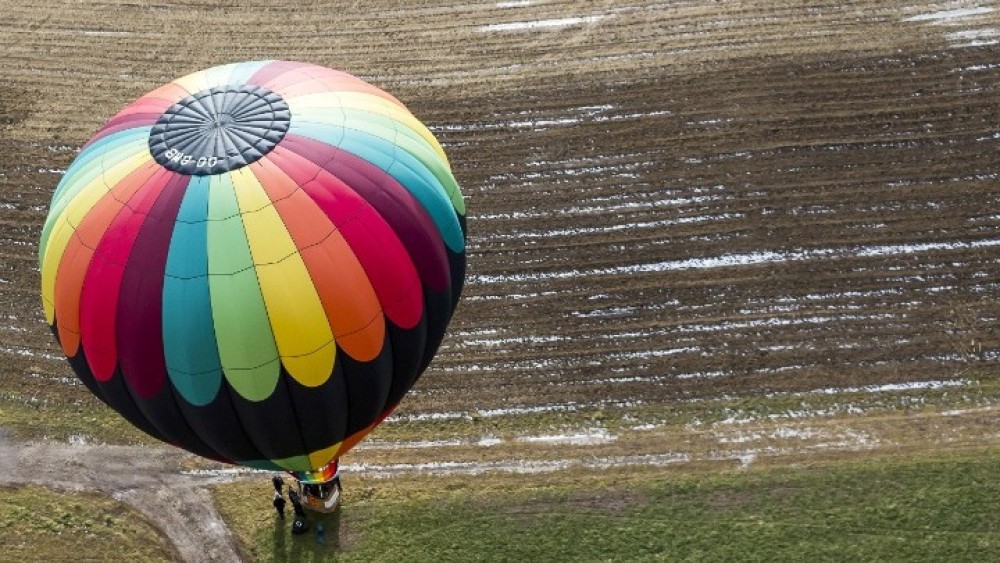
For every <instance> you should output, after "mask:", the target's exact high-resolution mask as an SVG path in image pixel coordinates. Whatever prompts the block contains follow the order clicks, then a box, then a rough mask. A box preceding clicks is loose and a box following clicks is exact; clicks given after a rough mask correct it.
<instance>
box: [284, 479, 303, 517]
mask: <svg viewBox="0 0 1000 563" xmlns="http://www.w3.org/2000/svg"><path fill="white" fill-rule="evenodd" d="M288 500H290V501H292V509H293V510H294V511H295V515H296V516H299V517H302V518H305V516H306V512H305V510H303V509H302V501H301V500H300V499H299V493H297V492H295V490H294V489H292V488H291V487H289V488H288Z"/></svg>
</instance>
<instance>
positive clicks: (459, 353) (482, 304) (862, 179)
mask: <svg viewBox="0 0 1000 563" xmlns="http://www.w3.org/2000/svg"><path fill="white" fill-rule="evenodd" d="M211 4H212V6H211V7H207V6H205V5H202V3H199V2H185V1H180V2H159V3H152V4H146V3H140V2H129V1H114V0H112V1H108V2H99V1H84V2H73V3H51V2H43V1H41V0H26V1H18V2H13V1H11V0H0V32H2V33H0V42H2V48H0V66H2V68H3V73H2V76H3V80H2V83H0V154H2V157H0V303H2V307H3V308H2V311H3V315H4V319H3V321H4V322H3V323H2V326H0V365H2V366H3V367H2V369H0V391H2V396H0V401H2V402H0V407H2V405H4V404H7V405H8V406H9V407H10V408H13V407H15V406H23V405H24V404H34V403H37V402H39V401H41V402H42V403H43V404H45V405H50V406H53V405H54V406H53V407H52V408H55V409H59V408H62V407H61V406H62V405H71V404H72V405H84V406H87V405H93V408H95V409H96V408H98V407H97V406H96V405H97V403H96V401H94V400H93V399H91V398H90V397H89V396H88V394H87V392H86V390H85V389H84V388H83V387H82V386H80V385H77V384H75V380H74V378H73V376H72V374H71V372H70V370H69V367H68V365H67V364H66V363H65V362H64V361H63V360H62V359H61V356H60V354H59V352H58V349H57V347H56V346H55V344H54V341H53V338H52V337H51V335H50V333H49V332H48V330H47V329H46V326H45V324H44V320H43V319H42V316H41V307H40V301H39V297H38V294H37V293H38V292H37V287H38V286H39V279H38V268H37V265H36V251H37V248H36V244H37V239H38V236H39V233H40V229H41V226H42V223H43V220H44V217H45V213H46V210H47V204H48V200H49V197H50V195H51V192H52V190H53V188H54V187H55V185H56V183H57V182H58V180H59V178H60V173H61V172H62V171H64V170H65V168H66V166H67V165H68V164H69V162H70V161H71V160H72V158H73V156H74V154H75V151H76V150H77V148H78V147H79V146H80V145H81V144H82V143H84V142H85V141H86V139H87V138H88V137H89V135H90V134H91V133H92V132H93V131H94V130H95V129H96V128H97V127H99V126H100V125H101V124H102V123H103V121H104V120H106V119H108V118H109V117H110V116H112V115H113V114H114V113H116V112H117V111H118V109H119V108H120V107H122V106H124V105H125V104H126V103H128V102H130V101H131V100H132V99H134V98H135V97H137V96H139V95H141V94H143V93H145V92H146V91H148V90H150V89H152V88H154V87H156V86H158V85H159V84H161V83H163V82H165V81H169V80H171V79H173V78H175V77H177V76H181V75H183V74H186V73H188V72H193V71H195V70H198V69H201V68H204V67H208V66H211V65H215V64H220V63H224V62H230V61H236V60H245V59H254V58H286V59H294V60H303V61H309V62H313V63H318V64H323V65H327V66H332V67H337V68H341V69H343V70H346V71H349V72H352V73H355V74H358V75H360V76H362V77H364V78H366V79H367V80H369V81H371V82H373V83H375V84H377V85H378V86H380V87H382V88H384V89H386V90H387V91H389V92H392V93H394V94H395V95H396V96H397V97H399V98H400V99H401V100H403V101H404V102H405V103H406V104H407V105H408V106H409V108H410V109H411V111H413V113H414V114H415V115H417V116H418V117H419V118H420V119H422V120H423V121H424V122H425V123H427V124H428V125H429V126H430V127H431V129H432V130H433V131H434V132H435V134H436V135H437V136H438V137H439V139H440V140H441V141H442V143H443V144H444V146H445V148H446V150H447V151H448V153H449V156H450V158H451V160H452V164H453V167H454V169H455V173H456V176H457V178H458V179H459V182H460V184H461V185H462V187H463V191H464V193H465V195H466V198H467V204H468V209H469V221H468V225H469V233H470V239H469V272H468V273H469V277H468V283H467V284H466V290H465V294H464V300H463V302H462V304H461V306H460V307H459V309H458V311H457V313H456V317H455V319H454V321H453V324H452V327H451V330H450V334H449V336H448V337H447V338H446V340H445V343H444V345H443V346H442V349H441V351H440V353H439V355H438V358H437V359H436V360H435V362H434V363H433V364H432V366H431V368H430V370H429V371H428V372H427V373H426V374H425V376H424V377H423V379H422V380H421V381H420V382H419V383H418V384H417V386H416V387H415V388H414V390H413V392H412V394H411V396H409V397H408V398H407V399H406V400H405V401H404V406H403V407H402V408H401V409H400V411H399V412H398V414H397V415H395V416H394V418H392V419H390V421H389V423H388V424H387V425H386V429H385V430H384V431H383V433H382V434H378V433H377V434H376V435H375V436H374V438H375V439H374V440H373V441H372V443H371V445H370V446H369V447H368V448H367V449H365V448H362V449H360V450H359V453H358V455H359V456H361V458H360V459H369V458H370V461H371V463H373V464H374V463H377V462H380V461H385V463H386V464H389V462H390V461H391V460H396V461H398V460H399V459H401V458H402V459H405V458H413V462H414V463H418V462H419V461H420V460H421V459H425V458H426V457H427V455H426V454H422V453H420V452H421V451H422V450H420V449H421V448H425V447H426V448H438V449H440V450H441V452H439V453H437V454H435V455H434V456H432V457H433V459H436V460H442V459H459V460H461V459H485V458H489V459H493V460H494V461H493V463H496V464H498V465H497V467H500V468H503V467H504V466H503V464H504V463H508V462H509V461H510V460H523V459H524V458H530V457H532V456H538V457H540V458H544V459H542V460H540V461H538V463H542V464H543V465H542V466H540V467H542V468H547V467H548V466H545V465H544V463H550V464H555V465H554V466H553V467H558V466H559V465H558V464H560V463H566V460H567V459H568V460H570V461H571V462H572V463H579V461H578V460H580V459H582V458H583V456H585V455H590V454H592V453H593V452H594V451H595V450H601V451H604V452H605V454H606V455H607V459H610V460H614V459H620V458H622V456H640V457H639V458H637V459H647V458H646V457H641V456H654V457H653V458H649V459H654V461H655V460H656V459H659V460H660V461H663V462H671V461H674V460H676V459H685V458H684V456H685V455H688V454H687V453H685V452H684V451H683V449H684V447H683V446H681V445H679V443H677V442H674V439H673V438H671V437H672V436H673V437H676V435H677V434H676V433H677V432H688V431H692V432H694V431H697V432H703V431H704V430H705V429H716V430H718V431H720V432H723V433H724V434H725V436H729V438H723V439H719V438H718V436H717V435H716V434H708V435H706V436H707V437H706V436H702V437H701V438H699V439H700V440H707V443H706V445H705V446H704V448H703V449H699V450H698V451H704V452H711V451H715V450H716V449H718V448H726V447H728V446H726V444H732V443H734V442H733V440H734V439H735V438H733V436H734V434H733V432H734V429H735V431H737V434H739V432H742V430H741V429H743V428H744V426H742V425H743V424H746V423H750V422H753V423H754V424H765V423H766V424H771V423H772V422H775V421H778V422H781V421H791V422H794V423H798V420H796V419H798V418H809V419H810V420H812V419H817V418H821V419H823V420H824V421H828V420H841V419H842V418H844V417H848V418H849V417H850V416H853V415H856V414H868V413H883V414H885V415H886V416H889V417H894V416H898V415H899V414H900V413H902V414H906V413H908V412H910V411H911V410H913V409H918V410H920V409H925V410H926V409H930V410H931V411H935V409H936V411H943V410H945V409H950V408H973V407H974V408H979V409H986V411H985V412H986V413H987V414H986V415H982V417H985V418H984V419H983V420H979V419H978V418H975V416H972V417H960V420H961V421H962V422H961V423H960V424H956V425H955V427H956V428H958V430H955V431H956V432H958V433H959V434H960V436H961V437H962V439H966V438H967V439H969V440H975V439H976V438H977V437H980V438H981V437H982V436H983V432H982V429H983V428H984V427H987V426H988V424H989V422H990V421H992V420H993V419H994V418H995V416H994V415H993V414H991V413H992V408H993V405H994V404H995V403H996V400H995V399H996V398H997V397H998V396H1000V393H997V392H996V389H995V385H994V380H995V379H996V377H995V375H996V367H997V363H998V360H1000V352H998V349H1000V334H998V332H997V325H998V316H1000V300H998V296H1000V285H998V281H1000V150H998V149H1000V64H997V62H996V61H997V60H998V59H1000V57H998V55H1000V22H998V20H1000V17H998V16H1000V12H998V10H997V8H996V7H995V6H994V5H993V4H992V3H989V2H961V1H954V2H944V3H940V2H935V3H928V2H914V1H911V0H908V1H905V2H902V1H885V0H878V1H876V0H861V1H857V2H843V1H841V0H836V1H832V0H830V1H814V2H808V3H805V2H793V1H781V0H769V1H766V2H736V1H727V2H709V1H680V2H656V1H634V2H621V1H593V2H583V1H558V0H551V1H544V0H537V1H535V0H521V1H512V2H491V3H469V2H458V1H455V0H452V1H441V2H417V1H406V2H353V3H351V2H345V3H342V4H343V5H341V6H339V7H336V8H330V7H324V6H320V5H302V3H300V2H292V1H287V2H283V1H281V0H276V1H269V2H230V1H222V2H213V3H211ZM32 402H34V403H32ZM976 412H982V411H976ZM886 413H887V414H886ZM925 414H926V413H925ZM976 416H978V415H976ZM893 420H895V419H893ZM900 420H905V419H900ZM949 420H951V419H949ZM966 421H968V422H966ZM737 424H740V425H741V426H735V425H737ZM824 424H825V422H824ZM894 424H895V426H894V428H896V427H898V428H901V429H905V428H906V426H907V423H906V422H899V423H894ZM838 428H839V427H838ZM719 429H721V430H719ZM82 431H84V432H85V429H82ZM713 431H714V430H713ZM848 431H850V432H854V434H844V432H848ZM900 431H901V432H903V434H905V431H903V430H900ZM767 432H772V434H767ZM773 432H774V430H766V431H764V434H759V433H758V434H757V435H756V437H753V435H752V434H751V435H750V437H745V436H744V438H745V439H739V440H736V442H735V443H740V444H744V443H745V442H748V441H749V442H753V443H771V442H772V441H775V440H776V441H778V442H780V443H787V442H788V441H789V436H787V435H773ZM798 432H799V434H798V435H795V436H794V438H795V439H794V440H792V442H793V443H792V445H791V446H790V449H791V450H792V451H804V450H803V449H802V448H801V447H800V445H801V444H812V445H816V444H840V443H846V444H848V445H851V447H868V445H870V444H877V443H879V438H878V436H875V437H873V434H872V433H873V432H874V431H873V430H871V429H866V430H863V431H862V430H857V429H855V430H844V429H842V428H841V429H836V430H830V429H826V430H818V429H816V428H812V427H810V428H809V429H807V430H802V429H799V431H798ZM858 432H861V433H862V435H861V437H860V438H859V437H858V436H859V434H858ZM876 434H877V433H876ZM380 436H381V439H380ZM769 436H770V438H769ZM845 436H846V437H845ZM866 436H867V438H865V437H866ZM738 437H739V436H738V435H737V438H738ZM914 439H915V440H917V439H918V438H917V437H914ZM574 440H575V441H574ZM726 440H729V441H726ZM769 440H770V441H769ZM553 444H557V445H558V444H568V445H576V446H581V447H578V448H574V449H572V450H566V451H562V450H560V452H561V453H558V454H552V452H551V451H549V450H550V449H551V448H552V447H554V446H553ZM675 446H676V447H675ZM745 446H746V444H744V446H742V447H743V450H741V451H742V452H743V453H739V452H737V453H736V454H733V455H734V456H736V457H740V456H744V457H745V456H746V455H751V454H748V453H746V452H747V451H751V450H746V447H745ZM699 448H701V447H700V446H699ZM536 449H537V450H540V451H539V452H538V453H535V454H533V453H531V452H532V451H534V450H536ZM556 449H559V448H556ZM386 450H388V451H389V452H391V453H385V452H386ZM744 450H746V451H744ZM413 451H417V452H418V453H417V454H414V453H412V452H413ZM754 451H756V450H754ZM449 452H450V453H449ZM484 452H489V453H484ZM422 455H423V456H424V458H421V456H422ZM705 455H708V454H705ZM655 456H660V457H659V458H657V457H655ZM383 458H385V459H384V460H383ZM741 459H742V458H741ZM574 460H576V461H574ZM519 463H520V461H519ZM359 467H360V465H359ZM379 467H382V468H383V469H384V470H386V471H389V469H386V468H390V465H380V466H379Z"/></svg>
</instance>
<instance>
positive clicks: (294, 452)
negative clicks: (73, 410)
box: [39, 61, 466, 483]
mask: <svg viewBox="0 0 1000 563" xmlns="http://www.w3.org/2000/svg"><path fill="white" fill-rule="evenodd" d="M465 234H466V223H465V206H464V203H463V199H462V195H461V193H460V191H459V187H458V185H457V183H456V181H455V179H454V177H453V175H452V172H451V168H450V165H449V162H448V159H447V157H446V156H445V153H444V151H443V150H442V148H441V146H440V144H439V143H438V142H437V140H436V139H435V138H434V136H433V135H432V134H431V132H430V131H429V130H428V129H427V128H426V127H425V126H424V125H423V124H422V123H421V122H420V121H418V120H417V119H416V118H415V117H414V116H413V115H412V114H411V113H410V112H409V111H408V110H407V109H406V108H405V107H404V106H403V104H402V103H401V102H400V101H399V100H397V99H396V98H394V97H393V96H391V95H389V94H387V93H386V92H384V91H382V90H381V89H379V88H377V87H375V86H373V85H371V84H368V83H367V82H365V81H363V80H361V79H359V78H356V77H354V76H352V75H350V74H346V73H344V72H339V71H336V70H332V69H329V68H324V67H321V66H316V65H312V64H305V63H298V62H287V61H255V62H243V63H236V64H229V65H224V66H218V67H214V68H210V69H207V70H203V71H200V72H196V73H194V74H191V75H188V76H185V77H183V78H180V79H178V80H175V81H173V82H171V83H169V84H166V85H164V86H162V87H160V88H157V89H156V90H153V91H152V92H150V93H148V94H146V95H145V96H143V97H141V98H139V99H138V100H136V101H135V102H134V103H132V104H131V105H129V106H127V107H126V108H125V109H123V110H122V111H121V112H120V113H118V114H117V115H116V116H114V117H113V118H112V119H111V120H110V121H108V122H107V123H106V124H105V125H104V126H103V127H102V128H101V129H100V130H99V131H98V132H97V133H96V134H95V135H94V137H93V138H92V139H90V141H89V142H87V144H86V145H84V146H83V148H82V149H81V150H80V153H79V154H78V156H77V158H76V159H75V160H74V161H73V163H72V165H71V166H70V167H69V168H68V169H67V171H66V174H65V176H64V177H63V178H62V180H61V182H60V183H59V185H58V186H57V187H56V190H55V193H54V194H53V197H52V202H51V207H50V210H49V214H48V217H47V219H46V222H45V226H44V229H43V231H42V236H41V241H40V245H39V263H40V266H41V277H42V290H41V293H42V302H43V306H44V309H45V318H46V320H47V322H48V323H49V325H50V326H51V328H52V330H53V332H54V333H55V335H56V338H57V339H58V342H59V345H60V346H61V348H62V350H63V352H64V353H65V355H66V357H67V358H68V359H69V363H70V365H71V366H72V368H73V370H74V371H75V373H76V374H77V376H78V377H79V378H80V380H81V381H82V382H83V383H84V384H85V385H86V386H87V387H88V388H89V389H90V391H91V392H92V393H93V394H94V395H96V396H97V397H99V398H100V399H101V400H103V401H104V402H105V403H107V404H108V405H109V406H110V407H111V408H113V409H114V410H116V411H117V412H118V413H120V414H121V415H122V416H124V417H125V418H126V419H128V421H130V422H131V423H132V424H134V425H135V426H137V427H138V428H140V429H142V430H143V431H145V432H147V433H149V434H150V435H152V436H154V437H156V438H158V439H160V440H163V441H165V442H168V443H170V444H173V445H176V446H179V447H181V448H184V449H186V450H188V451H190V452H193V453H195V454H197V455H200V456H204V457H206V458H211V459H214V460H219V461H223V462H227V463H234V464H239V465H244V466H248V467H254V468H260V469H267V470H275V471H288V472H292V473H293V475H294V476H295V477H296V478H298V479H300V480H301V481H302V482H305V483H323V482H325V481H327V480H329V479H331V478H332V476H333V468H335V467H336V461H337V459H338V458H339V457H340V456H341V455H343V454H344V453H345V452H346V451H348V450H349V449H350V448H351V447H353V446H354V445H355V444H357V443H358V441H360V440H361V439H362V438H363V437H364V436H365V435H366V434H368V433H369V432H370V431H371V430H372V429H373V428H375V427H376V425H378V424H379V423H380V422H381V421H382V420H383V419H385V417H386V416H387V415H388V414H389V413H390V412H391V411H392V410H393V409H394V408H395V407H396V406H397V405H398V404H399V402H400V400H401V399H402V398H403V395H404V394H405V393H406V392H407V391H408V390H409V389H410V387H411V386H412V385H413V384H414V383H415V382H416V380H417V378H418V377H419V376H420V374H421V373H422V372H423V371H424V370H425V369H426V368H427V366H428V364H429V363H430V361H431V359H432V358H433V356H434V354H435V352H436V351H437V348H438V347H439V344H440V343H441V340H442V338H443V336H444V333H445V329H446V327H447V325H448V322H449V320H450V318H451V316H452V313H453V311H454V309H455V306H456V304H457V303H458V299H459V295H460V293H461V290H462V282H463V278H464V273H465Z"/></svg>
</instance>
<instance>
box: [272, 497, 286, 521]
mask: <svg viewBox="0 0 1000 563" xmlns="http://www.w3.org/2000/svg"><path fill="white" fill-rule="evenodd" d="M271 504H273V505H274V509H275V510H277V511H278V518H281V519H282V520H284V519H285V497H283V496H281V493H280V492H277V491H275V492H274V500H273V501H272V502H271Z"/></svg>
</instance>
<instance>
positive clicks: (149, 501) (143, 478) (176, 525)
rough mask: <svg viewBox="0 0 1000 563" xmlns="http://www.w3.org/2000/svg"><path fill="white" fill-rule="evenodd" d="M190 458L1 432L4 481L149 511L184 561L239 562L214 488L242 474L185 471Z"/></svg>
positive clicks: (0, 463)
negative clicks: (106, 498)
mask: <svg viewBox="0 0 1000 563" xmlns="http://www.w3.org/2000/svg"><path fill="white" fill-rule="evenodd" d="M189 459H190V456H188V455H187V454H184V453H182V452H180V451H179V450H175V449H169V448H150V447H138V446H109V445H86V444H62V443H39V442H26V443H19V442H14V441H12V440H11V439H10V438H9V437H8V435H7V433H6V432H3V431H0V483H2V484H29V483H30V484H38V485H45V486H48V487H57V488H66V489H71V490H87V491H99V492H102V493H105V494H108V495H110V496H112V497H114V498H115V499H118V500H120V501H122V502H125V503H128V504H129V505H131V506H133V507H135V508H136V509H138V510H139V511H140V512H142V513H143V514H145V515H146V517H147V518H149V521H150V522H151V523H152V524H153V525H154V526H157V527H158V528H159V529H160V530H161V531H162V532H163V533H164V534H166V536H167V537H168V538H170V541H171V542H173V544H174V546H175V547H176V549H177V551H178V553H180V555H181V557H182V558H183V560H184V561H190V562H196V561H213V562H216V561H219V562H225V561H240V560H241V558H240V556H239V552H238V549H237V546H236V541H235V539H234V538H233V536H232V534H231V533H230V531H229V528H228V527H227V526H226V524H225V522H224V521H223V520H222V518H221V517H220V516H219V513H218V512H217V511H216V510H215V506H214V504H213V503H212V502H211V494H210V492H209V490H208V488H207V487H208V485H211V484H213V483H218V482H221V481H231V480H233V479H235V478H237V477H234V476H232V475H227V476H211V475H191V474H185V473H183V469H184V463H185V461H187V460H189Z"/></svg>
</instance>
